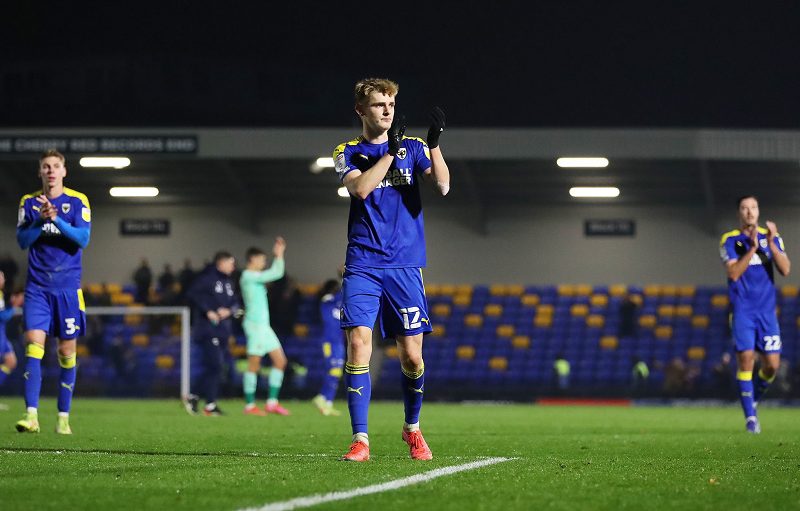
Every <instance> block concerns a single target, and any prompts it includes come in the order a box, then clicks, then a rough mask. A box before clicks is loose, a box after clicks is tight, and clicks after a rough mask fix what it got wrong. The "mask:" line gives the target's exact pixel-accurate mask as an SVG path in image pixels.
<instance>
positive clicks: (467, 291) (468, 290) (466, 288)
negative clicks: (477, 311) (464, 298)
mask: <svg viewBox="0 0 800 511" xmlns="http://www.w3.org/2000/svg"><path fill="white" fill-rule="evenodd" d="M456 294H457V295H469V296H472V285H471V284H459V285H457V286H456Z"/></svg>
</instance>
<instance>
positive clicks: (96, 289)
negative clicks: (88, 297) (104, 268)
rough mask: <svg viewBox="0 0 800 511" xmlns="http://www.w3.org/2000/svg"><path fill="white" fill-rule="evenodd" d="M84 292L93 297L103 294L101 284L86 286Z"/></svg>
mask: <svg viewBox="0 0 800 511" xmlns="http://www.w3.org/2000/svg"><path fill="white" fill-rule="evenodd" d="M86 291H88V292H90V293H92V294H93V295H101V294H103V284H88V285H87V286H86Z"/></svg>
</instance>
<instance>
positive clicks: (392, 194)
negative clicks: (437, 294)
mask: <svg viewBox="0 0 800 511" xmlns="http://www.w3.org/2000/svg"><path fill="white" fill-rule="evenodd" d="M388 150H389V143H388V142H384V143H382V144H371V143H369V142H367V141H366V140H364V139H363V138H362V137H359V138H357V139H354V140H351V141H350V142H345V143H344V144H341V145H339V146H337V147H336V149H335V150H334V151H333V161H334V164H335V167H336V172H337V174H338V175H339V179H340V180H343V179H344V177H345V176H346V175H347V174H348V173H349V172H352V171H353V170H366V169H368V168H370V167H372V166H373V165H374V164H375V162H376V161H377V160H378V159H380V158H381V157H382V156H383V155H384V154H386V153H387V152H388ZM359 166H360V167H361V168H360V169H359ZM430 167H431V159H430V151H429V150H428V146H427V144H425V142H424V141H423V140H422V139H419V138H415V137H403V141H402V142H401V145H400V150H399V151H398V152H397V155H395V158H394V162H393V163H392V165H391V167H390V168H389V171H388V172H387V173H386V177H385V178H384V179H383V181H382V182H381V183H380V184H379V185H378V187H377V188H375V190H373V191H372V193H370V194H369V196H368V197H367V198H366V199H365V200H361V199H359V198H358V197H354V196H351V197H350V218H349V220H348V223H347V255H346V257H345V265H352V266H363V267H370V268H409V267H416V268H422V267H424V266H425V263H426V256H425V228H424V225H423V224H424V222H423V217H422V200H421V198H420V180H421V179H422V175H423V172H425V171H426V170H427V169H429V168H430Z"/></svg>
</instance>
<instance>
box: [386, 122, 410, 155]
mask: <svg viewBox="0 0 800 511" xmlns="http://www.w3.org/2000/svg"><path fill="white" fill-rule="evenodd" d="M405 132H406V118H405V117H403V116H402V115H400V116H398V115H395V117H394V120H393V121H392V126H391V127H390V128H389V131H388V135H389V154H391V155H392V156H394V155H396V154H397V151H399V150H400V142H402V141H403V135H404V134H405Z"/></svg>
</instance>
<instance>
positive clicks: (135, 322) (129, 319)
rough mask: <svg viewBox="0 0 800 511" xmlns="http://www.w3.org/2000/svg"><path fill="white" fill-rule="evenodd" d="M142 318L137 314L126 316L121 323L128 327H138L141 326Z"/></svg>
mask: <svg viewBox="0 0 800 511" xmlns="http://www.w3.org/2000/svg"><path fill="white" fill-rule="evenodd" d="M143 319H144V318H142V317H141V316H140V315H138V314H128V315H127V316H125V317H124V319H123V321H124V322H125V324H126V325H128V326H139V325H141V324H142V321H143Z"/></svg>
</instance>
